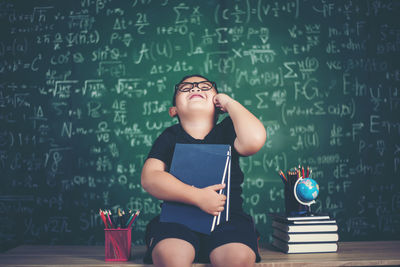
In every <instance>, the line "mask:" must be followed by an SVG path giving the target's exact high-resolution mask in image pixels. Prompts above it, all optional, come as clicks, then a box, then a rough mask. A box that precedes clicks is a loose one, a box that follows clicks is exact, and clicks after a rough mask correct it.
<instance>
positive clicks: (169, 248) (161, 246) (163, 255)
mask: <svg viewBox="0 0 400 267" xmlns="http://www.w3.org/2000/svg"><path fill="white" fill-rule="evenodd" d="M194 256H195V251H194V248H193V246H192V245H191V244H190V243H188V242H186V241H183V240H179V241H178V240H172V239H171V240H169V239H165V240H162V241H160V242H159V243H158V244H157V245H156V246H155V247H154V249H153V251H152V258H153V262H154V264H155V265H156V266H191V264H192V262H193V260H194Z"/></svg>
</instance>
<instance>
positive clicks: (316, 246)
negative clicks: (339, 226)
mask: <svg viewBox="0 0 400 267" xmlns="http://www.w3.org/2000/svg"><path fill="white" fill-rule="evenodd" d="M272 245H273V246H274V247H276V248H277V249H279V250H281V251H283V252H285V253H289V254H290V253H323V252H336V251H337V249H338V245H337V242H332V243H329V242H327V243H294V244H289V243H287V242H284V241H282V240H280V239H278V238H276V237H274V239H273V242H272Z"/></svg>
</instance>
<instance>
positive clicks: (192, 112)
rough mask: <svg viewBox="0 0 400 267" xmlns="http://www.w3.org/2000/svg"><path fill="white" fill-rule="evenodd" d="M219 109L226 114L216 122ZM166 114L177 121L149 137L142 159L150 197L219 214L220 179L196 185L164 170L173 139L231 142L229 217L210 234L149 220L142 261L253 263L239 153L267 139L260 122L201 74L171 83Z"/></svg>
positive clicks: (254, 240) (221, 199) (250, 223)
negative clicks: (149, 144) (148, 147)
mask: <svg viewBox="0 0 400 267" xmlns="http://www.w3.org/2000/svg"><path fill="white" fill-rule="evenodd" d="M219 112H228V114H229V117H227V118H225V119H224V120H223V121H222V122H221V123H219V124H216V122H217V119H218V113H219ZM169 114H170V116H171V117H175V116H178V119H179V124H176V125H174V126H171V127H169V128H167V129H166V130H165V131H164V132H163V133H162V134H161V135H160V136H159V137H158V138H157V140H156V141H155V142H154V144H153V147H152V149H151V151H150V153H149V156H148V158H147V160H146V161H145V163H144V165H143V170H142V176H141V183H142V186H143V188H144V189H145V190H146V191H147V192H149V193H150V194H151V195H153V196H154V197H156V198H158V199H161V200H166V201H177V202H183V203H186V204H190V205H195V206H198V207H199V208H200V209H202V210H203V211H205V212H207V213H209V214H211V215H214V216H216V215H218V213H219V212H221V211H222V210H223V209H224V208H223V207H224V205H225V201H226V197H225V196H224V195H220V194H218V191H219V190H220V189H221V188H224V187H225V185H223V184H216V185H212V186H209V187H206V188H195V187H192V186H189V185H187V184H184V183H182V182H181V181H180V180H179V179H177V178H175V177H174V176H172V175H171V174H169V173H168V171H169V167H170V164H171V160H172V155H173V152H174V147H175V144H176V143H191V144H229V145H231V147H232V160H231V162H232V163H231V198H230V218H229V221H228V222H223V223H221V224H220V225H218V226H217V227H216V228H215V230H214V231H213V232H212V233H211V234H210V235H204V234H201V233H197V232H194V231H192V230H190V229H189V228H187V227H185V226H183V225H181V224H177V223H163V222H159V220H158V218H157V217H156V219H154V220H152V221H151V222H150V223H149V226H148V229H147V231H146V241H147V242H146V243H147V244H148V246H149V248H148V251H147V252H146V255H145V259H144V261H145V262H147V263H149V262H151V261H153V263H154V264H155V265H156V266H174V267H176V266H191V265H192V263H193V261H200V262H211V264H212V265H213V266H240V267H244V266H253V265H254V262H256V261H259V260H260V257H259V254H258V248H257V234H256V230H255V228H254V223H253V220H252V218H251V217H250V216H249V215H247V214H246V213H244V212H243V210H242V202H243V200H242V198H241V196H240V195H241V193H242V189H241V184H242V182H243V178H244V177H243V173H242V171H241V170H240V167H239V155H242V156H249V155H252V154H254V153H256V152H257V151H259V150H260V149H261V147H262V146H263V145H264V143H265V140H266V132H265V128H264V126H263V125H262V123H261V122H260V121H259V120H258V119H257V118H256V117H255V116H254V115H253V114H251V113H250V112H249V111H248V110H247V109H246V108H244V107H243V106H242V105H241V104H240V103H239V102H237V101H235V100H233V99H232V98H231V97H229V96H227V95H225V94H219V93H218V91H217V88H216V85H215V83H214V82H211V81H209V80H208V79H206V78H205V77H203V76H200V75H191V76H186V77H184V78H183V79H182V80H181V81H180V82H179V83H178V84H177V85H176V86H175V94H174V97H173V106H172V107H171V108H170V109H169Z"/></svg>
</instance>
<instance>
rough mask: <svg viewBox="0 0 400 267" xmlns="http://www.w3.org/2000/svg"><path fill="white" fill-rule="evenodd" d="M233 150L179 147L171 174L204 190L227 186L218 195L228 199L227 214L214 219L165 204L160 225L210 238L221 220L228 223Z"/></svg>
mask: <svg viewBox="0 0 400 267" xmlns="http://www.w3.org/2000/svg"><path fill="white" fill-rule="evenodd" d="M230 165H231V147H230V146H229V145H214V144H176V145H175V150H174V155H173V158H172V162H171V168H170V171H169V172H170V173H171V174H172V175H174V176H175V177H176V178H178V179H179V180H181V181H182V182H184V183H186V184H189V185H192V186H195V187H198V188H204V187H207V186H210V185H215V184H221V183H225V184H226V186H225V188H224V190H220V191H219V192H218V193H220V194H225V195H226V196H227V201H226V206H225V208H224V211H223V212H222V213H220V215H219V216H213V215H211V214H208V213H206V212H204V211H202V210H201V209H200V208H198V207H197V206H193V205H188V204H184V203H179V202H171V201H165V202H164V203H163V205H162V207H161V215H160V221H161V222H174V223H180V224H183V225H185V226H187V227H189V228H190V229H192V230H193V231H197V232H200V233H204V234H210V233H211V232H212V231H213V230H214V228H215V226H216V225H218V224H219V223H220V221H221V220H226V221H227V220H229V191H230Z"/></svg>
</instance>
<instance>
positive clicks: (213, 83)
mask: <svg viewBox="0 0 400 267" xmlns="http://www.w3.org/2000/svg"><path fill="white" fill-rule="evenodd" d="M200 83H211V87H210V88H208V89H202V88H200V87H199V84H200ZM182 84H191V85H192V88H190V89H187V90H182V89H180V88H179V86H180V85H182ZM216 86H217V84H216V83H215V82H212V81H201V82H193V83H191V82H183V83H178V84H176V85H175V91H180V92H183V93H186V92H189V91H190V90H192V89H193V88H195V87H197V88H199V89H200V90H201V91H209V90H211V89H212V88H217V87H216Z"/></svg>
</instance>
